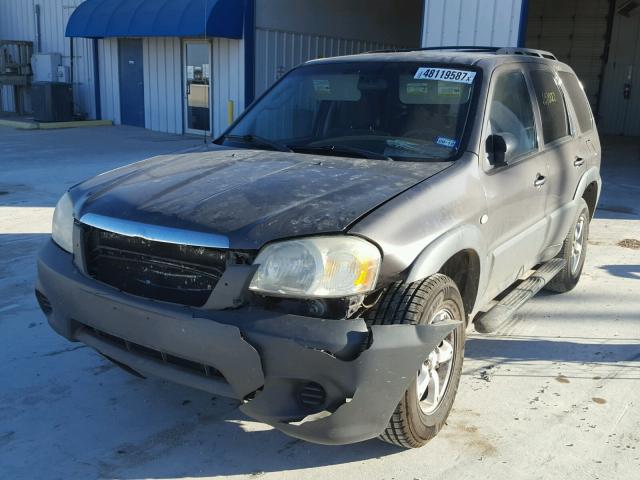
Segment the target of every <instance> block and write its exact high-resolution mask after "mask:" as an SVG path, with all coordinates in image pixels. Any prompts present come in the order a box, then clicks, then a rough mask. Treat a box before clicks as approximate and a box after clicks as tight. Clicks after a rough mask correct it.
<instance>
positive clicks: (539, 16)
mask: <svg viewBox="0 0 640 480" xmlns="http://www.w3.org/2000/svg"><path fill="white" fill-rule="evenodd" d="M608 10H609V1H608V0H564V1H561V2H559V1H557V0H529V19H528V22H527V39H526V46H527V47H530V48H540V49H543V50H549V51H551V52H553V53H554V54H555V55H556V56H557V57H558V59H559V60H561V61H563V62H565V63H567V64H569V65H571V67H572V68H573V69H574V70H575V72H576V74H577V75H578V77H579V78H580V80H581V81H582V84H583V85H584V87H585V90H586V92H587V95H588V97H589V101H590V102H591V106H592V107H593V108H595V107H596V105H597V103H598V89H599V87H600V74H601V71H602V56H603V53H604V48H605V41H606V39H605V36H606V32H607V12H608Z"/></svg>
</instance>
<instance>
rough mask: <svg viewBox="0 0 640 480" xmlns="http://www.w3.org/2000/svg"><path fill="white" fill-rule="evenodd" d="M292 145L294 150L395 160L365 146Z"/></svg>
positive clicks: (337, 155)
mask: <svg viewBox="0 0 640 480" xmlns="http://www.w3.org/2000/svg"><path fill="white" fill-rule="evenodd" d="M290 147H291V150H293V151H294V152H301V153H305V152H307V153H319V154H321V155H334V156H336V157H339V156H341V155H345V156H349V157H352V156H356V157H358V158H368V159H371V160H387V161H390V162H393V158H391V157H388V156H386V155H383V154H381V153H377V152H372V151H371V150H365V149H363V148H356V147H347V146H345V145H290Z"/></svg>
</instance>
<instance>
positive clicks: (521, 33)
mask: <svg viewBox="0 0 640 480" xmlns="http://www.w3.org/2000/svg"><path fill="white" fill-rule="evenodd" d="M528 20H529V0H522V3H521V4H520V23H519V25H518V47H524V46H525V43H526V40H527V22H528Z"/></svg>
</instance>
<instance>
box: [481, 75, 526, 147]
mask: <svg viewBox="0 0 640 480" xmlns="http://www.w3.org/2000/svg"><path fill="white" fill-rule="evenodd" d="M489 126H490V127H491V133H492V134H496V135H502V136H503V137H507V136H508V137H509V138H510V140H511V142H512V143H514V145H515V148H514V151H513V152H512V153H510V158H515V157H518V156H520V155H524V154H527V153H529V152H531V151H532V150H536V149H537V148H538V140H537V135H536V122H535V120H534V116H533V107H532V105H531V96H530V95H529V89H528V88H527V82H526V81H525V78H524V75H523V74H522V72H519V71H517V72H508V73H503V74H501V75H500V76H499V77H498V79H497V80H496V83H495V87H494V90H493V98H492V100H491V113H490V114H489Z"/></svg>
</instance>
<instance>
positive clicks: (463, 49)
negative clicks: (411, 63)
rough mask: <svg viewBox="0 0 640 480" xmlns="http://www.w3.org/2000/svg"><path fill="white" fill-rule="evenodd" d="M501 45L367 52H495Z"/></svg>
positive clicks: (387, 49)
mask: <svg viewBox="0 0 640 480" xmlns="http://www.w3.org/2000/svg"><path fill="white" fill-rule="evenodd" d="M500 48H501V47H488V46H481V45H445V46H442V47H418V48H385V49H382V50H372V51H370V52H367V53H393V52H422V51H429V50H435V51H437V50H455V51H459V52H497V51H498V50H500Z"/></svg>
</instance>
